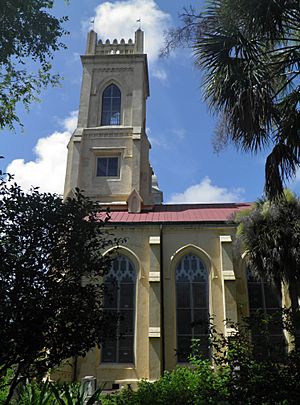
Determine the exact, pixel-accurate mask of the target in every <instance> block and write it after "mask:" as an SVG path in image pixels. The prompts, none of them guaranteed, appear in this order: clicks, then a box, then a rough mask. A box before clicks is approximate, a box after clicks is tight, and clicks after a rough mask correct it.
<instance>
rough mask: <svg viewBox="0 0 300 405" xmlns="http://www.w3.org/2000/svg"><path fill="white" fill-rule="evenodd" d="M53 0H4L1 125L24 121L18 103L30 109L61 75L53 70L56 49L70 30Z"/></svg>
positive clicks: (1, 18)
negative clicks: (44, 88) (20, 115)
mask: <svg viewBox="0 0 300 405" xmlns="http://www.w3.org/2000/svg"><path fill="white" fill-rule="evenodd" d="M53 7H54V1H53V0H26V1H23V0H2V2H1V15H0V27H1V28H0V36H1V53H0V128H3V127H4V126H8V127H9V128H10V129H13V128H14V125H15V123H19V124H20V119H19V117H18V115H17V111H16V109H17V105H18V103H19V102H21V103H23V105H24V106H25V108H27V109H28V107H29V105H30V103H31V102H32V101H33V100H37V95H38V94H39V93H40V91H41V89H42V88H43V87H46V86H47V85H48V84H52V85H56V84H57V83H58V81H59V75H57V74H52V73H51V59H52V55H53V53H54V52H55V51H57V50H59V49H61V48H65V46H64V45H63V44H62V43H61V42H60V38H61V37H62V36H63V35H65V34H67V32H66V31H65V30H64V29H63V27H62V24H63V22H65V21H66V20H67V18H66V17H62V18H56V17H54V16H53V15H51V14H50V13H49V12H48V11H49V10H51V9H53Z"/></svg>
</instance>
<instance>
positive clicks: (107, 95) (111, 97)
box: [101, 84, 121, 125]
mask: <svg viewBox="0 0 300 405" xmlns="http://www.w3.org/2000/svg"><path fill="white" fill-rule="evenodd" d="M120 123H121V91H120V89H119V88H118V86H116V85H115V84H110V85H109V86H107V87H106V89H105V90H104V91H103V94H102V113H101V125H120Z"/></svg>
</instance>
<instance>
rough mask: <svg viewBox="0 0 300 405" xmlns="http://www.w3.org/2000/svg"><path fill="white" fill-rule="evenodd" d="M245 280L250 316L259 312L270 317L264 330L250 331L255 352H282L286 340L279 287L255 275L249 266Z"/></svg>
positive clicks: (258, 353) (268, 353) (264, 353)
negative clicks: (270, 319)
mask: <svg viewBox="0 0 300 405" xmlns="http://www.w3.org/2000/svg"><path fill="white" fill-rule="evenodd" d="M247 282H248V298H249V315H250V317H255V316H257V315H258V314H261V315H263V316H264V317H269V316H271V318H272V321H271V322H270V324H269V325H268V324H266V326H265V328H266V329H265V331H262V330H257V331H256V329H254V331H253V332H252V340H253V343H254V350H255V352H256V354H257V355H258V356H263V357H265V356H266V355H273V354H275V355H276V354H284V352H285V349H286V341H285V338H284V334H283V328H282V322H281V315H280V310H281V308H282V302H281V294H280V290H279V288H277V287H276V286H274V285H272V284H271V283H269V282H267V281H265V280H263V279H261V278H260V277H258V276H256V275H255V274H254V273H253V271H252V270H251V269H250V268H248V269H247ZM264 332H266V334H265V333H264ZM266 339H267V340H266ZM266 351H267V352H266Z"/></svg>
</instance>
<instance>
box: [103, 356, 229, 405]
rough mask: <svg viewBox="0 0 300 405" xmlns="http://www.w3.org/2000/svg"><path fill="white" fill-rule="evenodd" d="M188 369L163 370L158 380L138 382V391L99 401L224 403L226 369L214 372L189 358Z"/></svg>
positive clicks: (115, 404)
mask: <svg viewBox="0 0 300 405" xmlns="http://www.w3.org/2000/svg"><path fill="white" fill-rule="evenodd" d="M191 363H192V364H191V367H177V368H176V369H175V370H174V371H171V372H169V371H166V372H165V373H164V376H163V377H162V378H160V379H159V380H157V381H155V382H153V383H150V382H148V381H141V382H140V383H139V384H138V390H137V391H132V390H131V389H124V390H122V391H121V392H120V393H117V394H112V395H108V396H106V397H103V398H102V403H103V405H129V404H130V405H182V404H184V405H202V404H203V405H204V404H222V403H226V402H225V401H226V400H227V396H228V393H227V388H226V385H227V380H228V372H227V371H228V370H227V368H223V369H220V370H218V371H214V370H213V369H212V367H211V363H210V362H209V361H208V360H201V359H198V358H195V357H194V358H191Z"/></svg>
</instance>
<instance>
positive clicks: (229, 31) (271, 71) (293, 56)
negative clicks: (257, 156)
mask: <svg viewBox="0 0 300 405" xmlns="http://www.w3.org/2000/svg"><path fill="white" fill-rule="evenodd" d="M181 19H182V22H183V26H182V27H179V28H177V29H173V30H171V31H170V32H169V34H168V35H167V38H166V49H165V52H168V51H170V50H172V49H173V48H175V47H176V46H180V45H189V46H192V47H193V49H194V54H195V60H196V64H197V66H198V67H199V68H201V69H203V74H204V76H203V77H204V78H203V93H204V98H205V99H206V100H207V102H208V104H209V106H210V108H211V109H212V111H214V112H215V113H217V114H218V115H219V117H220V123H219V126H218V129H217V137H218V139H217V146H219V147H220V146H221V147H222V146H223V145H224V144H226V143H227V142H233V143H234V144H235V145H236V146H237V147H238V148H241V149H242V150H244V151H246V152H254V153H256V152H258V151H262V150H265V151H268V153H269V152H270V150H271V152H270V153H269V155H268V157H267V159H266V164H265V191H266V193H267V196H268V197H269V198H275V197H276V196H277V195H279V194H282V192H283V188H284V183H285V181H286V180H288V179H290V178H293V177H294V175H295V173H296V170H297V168H298V167H299V163H300V135H299V131H300V111H299V105H300V84H299V77H300V3H299V1H298V0H251V1H249V0H209V1H208V3H207V6H206V9H205V11H204V12H203V13H197V12H196V11H195V10H194V9H192V8H190V9H185V11H184V13H183V14H182V15H181Z"/></svg>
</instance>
